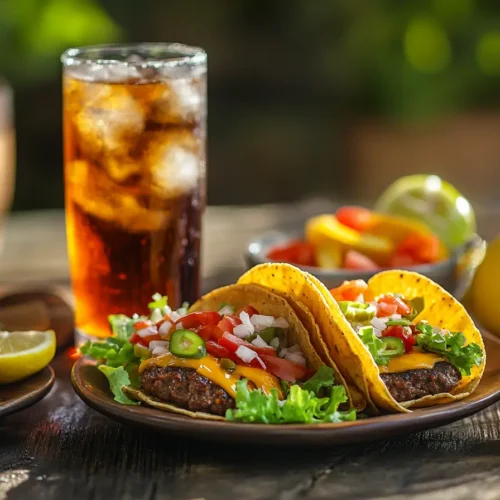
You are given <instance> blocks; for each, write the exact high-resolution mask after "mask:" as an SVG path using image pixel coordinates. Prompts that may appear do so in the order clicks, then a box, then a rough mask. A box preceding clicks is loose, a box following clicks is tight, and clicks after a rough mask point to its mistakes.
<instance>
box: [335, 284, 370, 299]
mask: <svg viewBox="0 0 500 500" xmlns="http://www.w3.org/2000/svg"><path fill="white" fill-rule="evenodd" d="M330 293H331V294H332V295H333V298H334V299H335V300H337V301H342V300H356V299H357V298H358V297H359V296H360V295H361V296H363V298H364V300H365V301H367V302H369V301H372V300H373V293H372V292H371V290H369V289H368V284H367V283H366V281H364V280H352V281H344V282H343V283H342V285H340V286H338V287H337V288H332V289H331V290H330Z"/></svg>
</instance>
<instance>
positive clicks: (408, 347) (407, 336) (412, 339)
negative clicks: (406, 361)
mask: <svg viewBox="0 0 500 500" xmlns="http://www.w3.org/2000/svg"><path fill="white" fill-rule="evenodd" d="M382 337H396V338H398V339H401V340H402V341H403V343H404V345H405V352H407V353H408V352H411V351H412V349H413V346H414V345H415V344H416V343H417V336H416V335H413V333H412V331H411V330H410V331H408V330H407V329H406V328H405V327H404V326H402V325H392V326H388V327H387V328H386V329H385V330H384V331H383V332H382Z"/></svg>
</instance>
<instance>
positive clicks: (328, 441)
mask: <svg viewBox="0 0 500 500" xmlns="http://www.w3.org/2000/svg"><path fill="white" fill-rule="evenodd" d="M483 338H484V343H485V346H486V356H487V363H486V370H485V373H484V376H483V378H482V380H481V383H480V384H479V386H478V388H477V389H476V390H475V391H474V393H473V394H472V395H471V396H469V397H468V398H467V399H465V400H462V401H457V402H455V403H450V404H445V405H440V406H436V407H433V408H428V409H422V410H415V411H414V412H412V413H400V414H392V415H383V416H379V417H373V418H367V419H363V420H358V421H356V422H343V423H341V424H319V425H291V424H288V425H264V424H243V423H241V424H240V423H233V422H222V421H208V420H196V419H193V418H190V417H185V416H182V415H176V414H173V413H168V412H162V411H160V410H156V409H154V408H149V407H147V406H125V405H121V404H119V403H116V402H115V401H114V400H113V396H112V395H111V393H110V391H109V388H108V384H107V380H106V378H105V377H104V375H103V374H102V373H101V372H99V370H97V369H96V368H95V362H93V361H90V360H88V359H86V358H81V359H80V360H78V361H77V362H76V363H75V365H74V366H73V370H72V372H71V380H72V382H73V387H74V388H75V391H76V392H77V394H78V395H79V396H80V398H81V399H83V401H85V402H86V403H87V404H88V405H89V406H91V407H92V408H94V409H96V410H97V411H99V412H101V413H103V414H104V415H107V416H108V417H110V418H113V419H115V420H118V421H120V422H122V423H124V424H130V425H135V426H142V427H148V428H150V429H151V430H153V431H154V432H162V433H172V434H173V433H175V435H176V436H187V437H190V438H195V439H208V440H217V441H221V442H234V443H237V444H262V445H278V446H325V445H339V444H348V443H357V442H361V441H371V440H376V439H384V438H389V437H393V436H397V435H402V434H409V433H412V432H417V431H421V430H424V429H430V428H433V427H439V426H441V425H445V424H449V423H450V422H454V421H455V420H459V419H461V418H464V417H467V416H469V415H472V414H473V413H476V412H478V411H479V410H482V409H484V408H486V407H487V406H490V405H491V404H493V403H495V402H496V401H498V400H500V340H498V339H496V338H495V337H493V336H492V335H490V334H487V333H485V334H483Z"/></svg>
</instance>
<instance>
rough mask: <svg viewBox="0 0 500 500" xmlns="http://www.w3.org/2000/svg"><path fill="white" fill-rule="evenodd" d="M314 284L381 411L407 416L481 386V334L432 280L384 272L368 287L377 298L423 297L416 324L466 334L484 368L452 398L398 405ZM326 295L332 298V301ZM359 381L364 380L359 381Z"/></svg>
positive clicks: (336, 309)
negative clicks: (395, 295)
mask: <svg viewBox="0 0 500 500" xmlns="http://www.w3.org/2000/svg"><path fill="white" fill-rule="evenodd" d="M314 279H315V278H314ZM315 282H316V285H317V286H318V288H319V289H320V290H321V292H322V294H323V295H324V296H325V298H326V299H327V302H328V307H329V310H330V312H331V316H332V318H333V319H334V321H335V322H336V323H337V325H338V326H339V327H340V328H341V330H342V331H343V332H344V333H343V335H344V336H345V338H346V339H347V341H348V344H349V346H350V349H352V351H353V352H355V353H356V354H357V355H358V356H359V359H360V360H361V361H362V363H363V371H364V377H363V378H364V381H365V382H364V383H365V384H366V386H365V390H364V391H363V390H362V389H361V388H360V389H361V390H362V391H363V392H364V393H365V392H368V393H369V394H370V398H371V400H372V401H373V402H374V403H375V404H376V405H377V406H378V407H379V408H381V409H385V410H390V411H398V412H408V411H409V408H421V407H425V406H434V405H437V404H443V403H447V402H450V401H456V400H459V399H462V398H465V397H467V396H468V395H469V394H470V393H471V392H472V391H473V390H474V389H475V388H476V387H477V385H478V384H479V381H480V380H481V376H482V374H483V371H484V366H485V361H486V353H485V351H484V344H483V340H482V337H481V334H480V333H479V330H478V329H477V328H476V327H475V325H474V322H473V321H472V319H471V318H470V316H469V315H468V313H467V311H466V310H465V308H464V306H463V305H462V304H460V303H459V302H458V301H457V300H455V299H454V298H453V297H452V296H451V295H450V294H449V293H448V292H446V291H445V290H444V289H443V288H442V287H440V286H439V285H438V284H436V283H434V282H433V281H432V280H430V279H429V278H426V277H425V276H422V275H420V274H418V273H414V272H410V271H402V270H391V271H383V272H380V273H378V274H376V275H374V276H373V277H372V278H371V279H370V280H369V281H368V286H369V289H370V290H371V291H372V292H373V293H374V294H375V295H376V296H377V295H381V294H384V293H400V294H402V295H403V296H404V297H406V298H408V299H410V300H411V299H412V298H415V297H423V299H424V309H423V310H422V312H421V313H420V314H419V315H418V317H417V318H415V320H414V323H415V322H417V321H421V320H427V321H428V322H429V324H431V325H433V326H438V327H441V328H446V329H448V330H453V331H461V332H463V334H464V336H465V338H466V339H467V343H470V342H475V343H477V344H478V345H479V346H480V347H481V349H482V350H483V353H484V358H483V364H482V365H481V366H480V367H473V368H472V372H471V375H470V376H469V377H462V379H461V381H460V382H459V384H458V385H457V387H456V388H455V389H454V390H453V391H452V392H451V393H450V394H448V393H446V394H436V395H434V396H425V397H423V398H420V399H416V400H413V401H405V402H404V403H398V402H397V401H396V400H395V399H394V398H393V397H392V396H391V394H390V393H389V390H388V389H387V387H386V385H385V384H384V382H383V381H382V379H381V378H380V376H379V370H378V366H377V364H376V363H375V361H374V360H373V358H372V356H371V354H370V353H369V351H368V349H367V348H366V347H365V345H364V344H363V342H362V341H361V339H360V338H359V337H358V335H357V334H356V332H355V331H354V330H353V329H352V327H351V325H350V323H349V322H348V321H347V320H346V319H345V317H344V315H343V314H342V311H341V310H340V308H339V306H338V304H337V302H336V301H335V300H334V299H333V297H332V296H331V294H330V293H329V291H328V290H327V289H326V287H325V286H324V285H323V284H322V283H320V282H319V281H317V280H316V281H315ZM327 295H329V298H328V297H327ZM349 368H351V369H352V368H353V367H352V366H350V367H349ZM358 380H361V379H360V378H358Z"/></svg>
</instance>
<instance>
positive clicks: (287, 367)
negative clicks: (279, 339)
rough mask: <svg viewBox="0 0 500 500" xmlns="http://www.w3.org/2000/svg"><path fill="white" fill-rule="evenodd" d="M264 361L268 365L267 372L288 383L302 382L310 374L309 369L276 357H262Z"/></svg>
mask: <svg viewBox="0 0 500 500" xmlns="http://www.w3.org/2000/svg"><path fill="white" fill-rule="evenodd" d="M261 358H262V361H264V363H265V364H266V367H267V371H268V372H269V373H272V374H273V375H276V377H278V378H281V379H283V380H286V381H287V382H296V381H297V380H302V379H303V378H305V377H306V375H307V374H308V369H307V367H305V366H303V365H299V364H298V363H293V362H292V361H288V360H287V359H283V358H278V357H276V356H267V355H265V354H262V355H261Z"/></svg>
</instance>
